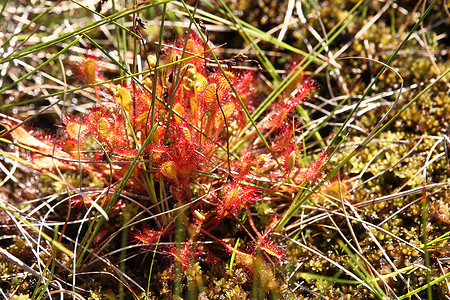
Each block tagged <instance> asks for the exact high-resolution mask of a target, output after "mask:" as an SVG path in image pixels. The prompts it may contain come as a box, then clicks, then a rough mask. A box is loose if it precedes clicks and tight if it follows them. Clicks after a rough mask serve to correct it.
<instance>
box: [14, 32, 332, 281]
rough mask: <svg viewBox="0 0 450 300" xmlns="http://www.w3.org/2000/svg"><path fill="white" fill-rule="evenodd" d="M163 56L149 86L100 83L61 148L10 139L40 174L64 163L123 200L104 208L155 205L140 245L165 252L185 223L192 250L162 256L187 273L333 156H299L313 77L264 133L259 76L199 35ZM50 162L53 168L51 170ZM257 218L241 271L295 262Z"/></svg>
mask: <svg viewBox="0 0 450 300" xmlns="http://www.w3.org/2000/svg"><path fill="white" fill-rule="evenodd" d="M183 48H185V50H181V49H183ZM164 52H165V53H168V54H167V57H166V58H167V60H168V61H173V63H172V65H171V67H170V68H169V67H167V68H164V66H161V67H160V70H159V71H157V70H156V67H157V61H159V59H154V58H150V59H149V61H150V62H153V63H152V64H153V65H151V68H150V70H149V72H148V74H147V75H146V76H145V77H144V79H143V80H142V81H141V82H137V81H134V82H132V81H121V82H116V83H114V84H105V85H100V86H98V87H97V88H96V96H97V99H98V104H97V105H96V106H94V107H93V108H91V109H90V110H89V111H88V112H87V113H85V114H84V115H82V116H68V117H66V118H65V120H64V126H63V129H64V130H63V132H62V133H61V134H60V136H59V137H58V140H57V141H56V143H55V141H52V140H49V139H41V138H39V137H34V136H32V135H31V134H30V133H29V132H28V131H26V130H24V129H22V128H20V127H19V128H17V129H16V130H15V131H13V133H12V137H13V139H14V140H15V142H17V143H20V144H22V145H24V146H29V147H32V148H34V150H35V151H34V152H31V154H30V155H31V162H32V163H33V165H32V166H33V167H35V168H38V169H46V170H53V169H54V167H55V166H57V167H58V168H59V169H62V170H64V169H66V170H68V171H73V170H76V171H77V172H80V174H83V176H92V177H95V178H97V179H99V180H100V181H101V182H102V183H103V184H104V186H105V187H106V188H107V189H109V190H110V191H111V192H114V195H112V196H111V195H109V196H108V198H107V201H98V202H97V203H102V202H103V203H104V205H103V209H105V211H106V212H111V208H114V207H117V205H116V203H118V200H119V199H120V201H121V206H120V207H123V205H124V203H129V204H128V205H132V203H131V202H127V200H125V198H123V197H122V196H121V194H120V193H122V192H126V193H129V194H132V195H135V199H141V198H142V197H146V199H150V201H152V205H151V207H150V208H149V209H148V211H147V212H148V213H150V215H151V217H150V218H144V217H135V218H136V219H135V221H136V220H138V221H139V220H140V219H142V221H139V222H138V223H139V225H137V226H136V227H137V228H136V229H134V230H133V231H132V233H131V238H130V241H133V242H134V243H135V242H137V243H138V244H141V245H143V246H147V247H146V249H154V250H155V251H156V249H155V248H157V247H158V246H157V245H158V243H162V244H164V243H166V244H167V243H168V244H170V243H172V242H174V239H175V236H176V232H177V230H178V229H175V227H177V226H179V225H180V224H181V226H182V227H184V228H187V229H188V230H187V231H186V232H185V233H184V237H183V238H182V239H181V240H178V241H177V242H180V243H183V245H184V246H180V247H178V248H177V247H174V246H172V247H168V248H165V249H166V251H162V252H160V253H162V255H163V256H166V257H167V256H172V257H173V258H174V259H175V260H176V261H178V262H180V263H181V264H182V266H183V270H185V269H186V268H187V267H188V266H189V265H190V264H192V263H193V262H195V261H199V262H200V260H201V259H200V257H201V256H202V255H198V254H197V253H203V254H205V253H206V255H207V253H212V252H213V251H214V250H213V249H214V248H211V249H209V246H208V245H209V243H208V242H217V241H220V244H219V246H222V247H225V250H226V252H227V253H229V252H230V253H231V252H232V250H233V247H232V246H231V244H229V242H228V239H229V238H230V237H231V236H228V235H226V236H223V229H221V227H224V226H229V224H232V223H233V222H234V221H235V222H236V224H239V223H240V224H241V225H243V226H247V224H248V223H247V222H246V218H245V214H246V213H247V212H249V213H251V212H252V209H253V207H254V206H256V205H258V203H259V202H260V201H261V199H262V197H265V198H270V197H271V195H275V194H277V197H276V198H277V199H280V197H279V196H280V195H284V198H285V199H289V198H292V195H291V194H290V193H291V192H292V190H293V189H295V188H296V189H297V190H299V189H300V188H302V186H303V185H307V184H310V183H314V180H315V179H316V178H317V177H318V176H319V175H320V171H321V169H322V167H323V165H324V164H325V162H326V161H327V159H328V154H327V153H322V154H321V155H319V157H318V159H317V160H316V161H315V162H313V163H311V164H310V165H309V166H303V165H300V164H299V163H298V162H299V161H300V160H299V159H297V158H298V153H299V152H300V151H299V149H300V148H301V147H302V146H301V141H299V140H298V138H297V137H296V132H298V128H297V127H298V124H297V122H294V121H292V116H293V114H294V113H295V112H294V110H295V108H296V107H297V106H298V105H300V104H301V103H302V102H303V101H305V100H306V99H307V98H308V97H309V96H310V95H311V92H312V91H313V90H314V89H315V88H316V87H317V84H316V83H315V82H314V81H304V82H303V83H302V84H301V85H300V86H299V87H298V88H297V89H295V90H294V92H293V93H292V96H291V97H288V98H286V99H284V98H280V99H279V100H278V101H277V102H276V103H275V104H273V105H272V106H271V108H269V110H268V113H267V114H266V115H265V116H264V118H263V119H262V120H254V121H256V122H255V123H254V125H256V126H257V128H258V130H255V126H252V127H249V129H246V128H248V126H247V123H249V121H250V119H251V118H252V117H251V113H252V112H253V111H254V109H255V107H256V105H257V103H258V101H257V98H256V95H257V93H256V91H257V78H256V77H257V76H256V75H257V74H256V72H255V71H243V70H237V71H236V70H235V69H232V68H228V67H225V68H223V67H219V66H220V65H219V66H214V64H211V62H213V61H214V60H213V55H212V53H211V51H209V50H208V48H207V45H206V44H205V43H204V42H203V40H202V39H201V38H200V36H198V35H197V34H193V33H191V34H189V35H188V37H187V38H186V39H185V40H184V41H182V42H180V43H178V44H176V45H174V46H173V47H168V49H166V50H165V51H164ZM219 63H220V61H219ZM211 65H212V66H211ZM79 69H80V73H82V74H84V77H85V82H86V83H88V84H93V83H98V82H99V80H102V79H101V78H103V76H102V75H101V72H100V70H99V66H98V64H97V61H96V60H95V59H93V58H91V57H87V58H86V59H85V60H84V61H83V62H82V63H81V64H80V66H79ZM54 145H55V147H54ZM267 146H269V147H267ZM45 159H49V160H50V161H47V162H46V163H43V161H45ZM55 162H56V163H55ZM285 182H289V183H290V188H286V187H285V186H284V183H285ZM125 183H126V184H125ZM293 186H295V188H293ZM74 199H75V200H74V202H73V204H74V205H77V206H81V205H84V206H89V205H90V203H91V202H90V200H89V201H88V200H86V199H87V198H86V197H81V196H80V197H77V198H74ZM136 201H138V202H139V201H141V200H136ZM142 204H145V206H148V203H145V202H142ZM115 205H116V206H115ZM123 209H124V210H125V209H126V208H123ZM115 211H117V209H115ZM142 216H143V215H142ZM251 222H252V225H251V226H252V227H253V231H256V234H257V236H258V237H257V238H256V239H255V238H253V237H251V235H250V233H249V231H241V230H239V229H238V228H234V229H233V230H232V231H231V232H230V233H232V234H239V235H240V236H241V237H242V236H244V237H243V239H244V242H246V243H249V244H250V245H253V246H250V247H253V249H254V251H251V253H245V252H242V251H239V250H236V251H237V252H236V253H237V255H238V258H239V260H240V262H241V264H243V265H244V266H245V267H246V268H248V269H252V272H254V271H256V270H255V268H256V267H255V266H256V265H257V263H256V262H255V259H256V258H255V257H256V252H258V251H260V252H263V253H265V254H266V255H268V256H269V257H274V258H276V261H279V262H281V261H282V260H283V259H284V257H285V254H284V250H283V248H281V247H280V246H279V245H278V244H277V243H278V242H277V240H276V239H272V238H270V237H268V236H264V237H263V236H262V235H261V234H259V233H258V230H261V231H262V232H264V231H267V228H257V224H256V225H255V224H253V220H252V221H251ZM174 224H178V225H177V226H175V225H174ZM189 228H195V230H189ZM246 235H247V236H246ZM245 236H246V237H245ZM133 242H132V243H133ZM87 246H89V243H88V244H87ZM215 247H216V248H215V249H217V245H215ZM194 252H195V253H194ZM252 257H253V258H252ZM209 260H211V259H209ZM205 261H208V258H206V259H205ZM264 264H265V263H264ZM264 269H265V271H264V272H266V273H267V274H269V275H267V276H266V277H267V278H266V279H267V280H269V281H271V284H270V285H269V286H272V287H273V286H274V283H273V282H272V281H273V277H274V274H273V273H272V271H271V270H270V268H269V267H267V266H266V265H264ZM264 272H263V273H264Z"/></svg>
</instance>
